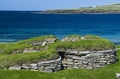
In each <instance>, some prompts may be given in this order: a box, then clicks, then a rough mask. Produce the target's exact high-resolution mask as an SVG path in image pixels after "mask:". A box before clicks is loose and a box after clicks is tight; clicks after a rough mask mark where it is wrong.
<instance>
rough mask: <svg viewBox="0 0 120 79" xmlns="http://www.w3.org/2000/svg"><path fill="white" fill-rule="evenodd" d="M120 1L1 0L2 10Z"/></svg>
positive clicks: (114, 1) (55, 7) (49, 7)
mask: <svg viewBox="0 0 120 79" xmlns="http://www.w3.org/2000/svg"><path fill="white" fill-rule="evenodd" d="M114 3H120V0H0V10H35V11H36V10H48V9H66V8H80V7H89V6H100V5H107V4H114Z"/></svg>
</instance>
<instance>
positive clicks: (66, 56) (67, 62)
mask: <svg viewBox="0 0 120 79" xmlns="http://www.w3.org/2000/svg"><path fill="white" fill-rule="evenodd" d="M58 54H59V56H60V57H59V58H58V59H56V60H49V61H43V62H35V63H27V64H26V63H23V64H21V65H15V66H12V67H10V68H9V70H33V71H43V72H55V71H59V70H63V69H71V68H86V69H96V68H100V67H104V66H105V65H107V64H112V63H115V62H117V61H118V57H117V55H116V50H103V51H78V50H76V49H68V50H66V51H65V50H58Z"/></svg>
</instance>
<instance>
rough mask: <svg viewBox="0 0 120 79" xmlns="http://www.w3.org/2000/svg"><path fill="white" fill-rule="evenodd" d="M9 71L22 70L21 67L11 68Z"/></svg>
mask: <svg viewBox="0 0 120 79" xmlns="http://www.w3.org/2000/svg"><path fill="white" fill-rule="evenodd" d="M9 70H21V66H18V67H14V66H13V67H9Z"/></svg>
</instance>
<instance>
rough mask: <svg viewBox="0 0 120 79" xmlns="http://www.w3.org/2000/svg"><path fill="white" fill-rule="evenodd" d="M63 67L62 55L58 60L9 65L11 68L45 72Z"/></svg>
mask: <svg viewBox="0 0 120 79" xmlns="http://www.w3.org/2000/svg"><path fill="white" fill-rule="evenodd" d="M61 69H62V63H61V57H59V58H58V59H56V60H50V61H43V62H35V63H23V64H21V65H14V66H11V67H9V70H32V71H43V72H55V71H59V70H61Z"/></svg>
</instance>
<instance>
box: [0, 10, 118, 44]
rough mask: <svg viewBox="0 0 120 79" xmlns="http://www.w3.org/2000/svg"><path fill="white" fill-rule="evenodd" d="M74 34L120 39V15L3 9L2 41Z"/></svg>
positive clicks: (0, 19) (1, 13) (60, 36)
mask: <svg viewBox="0 0 120 79" xmlns="http://www.w3.org/2000/svg"><path fill="white" fill-rule="evenodd" d="M70 34H79V35H86V34H92V35H99V36H101V37H103V38H107V39H109V40H111V41H112V42H120V15H119V14H36V13H32V12H10V11H7V12H5V11H0V42H14V41H19V40H24V39H28V38H32V37H36V36H41V35H56V36H58V37H59V38H60V39H61V38H63V37H65V36H66V35H70Z"/></svg>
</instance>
